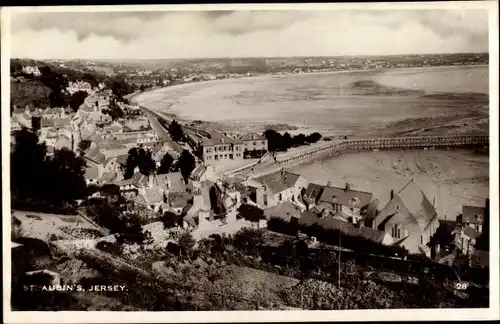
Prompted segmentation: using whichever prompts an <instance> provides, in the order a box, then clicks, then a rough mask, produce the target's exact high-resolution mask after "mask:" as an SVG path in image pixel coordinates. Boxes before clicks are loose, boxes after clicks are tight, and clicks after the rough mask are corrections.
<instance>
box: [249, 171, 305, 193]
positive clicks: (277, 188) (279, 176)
mask: <svg viewBox="0 0 500 324" xmlns="http://www.w3.org/2000/svg"><path fill="white" fill-rule="evenodd" d="M299 178H300V175H298V174H295V173H290V172H281V171H278V172H274V173H271V174H268V175H264V176H261V177H258V178H255V179H253V180H254V181H257V182H258V183H261V184H262V185H265V186H266V187H267V189H268V190H269V191H271V192H272V193H279V192H282V191H284V190H286V189H289V188H292V187H293V186H294V185H295V183H296V182H297V180H299Z"/></svg>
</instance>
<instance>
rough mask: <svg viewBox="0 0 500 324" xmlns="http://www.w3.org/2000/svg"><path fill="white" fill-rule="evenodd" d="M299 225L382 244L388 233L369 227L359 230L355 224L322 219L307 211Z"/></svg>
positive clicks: (327, 218)
mask: <svg viewBox="0 0 500 324" xmlns="http://www.w3.org/2000/svg"><path fill="white" fill-rule="evenodd" d="M299 224H302V225H306V226H311V225H313V224H318V225H319V226H321V227H323V228H325V229H334V230H339V231H340V232H342V234H344V235H349V236H356V237H361V238H364V239H367V240H370V241H372V242H377V243H382V242H383V240H384V237H385V236H386V233H385V232H383V231H379V230H375V229H372V228H369V227H361V228H357V227H355V226H354V225H353V224H351V223H348V222H345V221H341V220H338V219H335V218H332V217H328V216H326V217H323V218H320V217H319V215H318V214H315V213H314V212H312V211H309V210H306V211H304V212H303V213H302V215H301V217H300V219H299Z"/></svg>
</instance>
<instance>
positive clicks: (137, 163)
mask: <svg viewBox="0 0 500 324" xmlns="http://www.w3.org/2000/svg"><path fill="white" fill-rule="evenodd" d="M136 167H139V172H140V173H142V174H143V175H145V176H149V175H150V174H151V173H153V172H154V171H155V170H156V163H155V161H154V160H153V156H152V153H151V151H149V150H145V149H143V148H142V147H140V148H137V147H133V148H131V149H130V150H129V151H128V157H127V162H126V164H125V173H124V175H123V176H124V178H125V179H130V178H131V177H132V176H133V175H134V170H135V168H136Z"/></svg>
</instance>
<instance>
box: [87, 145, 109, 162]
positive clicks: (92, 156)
mask: <svg viewBox="0 0 500 324" xmlns="http://www.w3.org/2000/svg"><path fill="white" fill-rule="evenodd" d="M85 158H86V159H88V160H90V161H93V162H94V163H96V164H102V163H104V161H105V160H106V156H105V155H104V154H102V153H101V151H100V150H99V148H98V147H94V148H91V149H89V150H87V151H86V152H85Z"/></svg>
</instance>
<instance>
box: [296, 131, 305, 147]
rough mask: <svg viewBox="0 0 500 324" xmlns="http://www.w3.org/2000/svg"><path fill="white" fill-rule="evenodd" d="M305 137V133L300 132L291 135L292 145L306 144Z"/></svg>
mask: <svg viewBox="0 0 500 324" xmlns="http://www.w3.org/2000/svg"><path fill="white" fill-rule="evenodd" d="M306 139H307V137H306V135H304V134H302V133H300V134H298V135H295V136H294V137H293V146H301V145H304V144H306Z"/></svg>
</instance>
